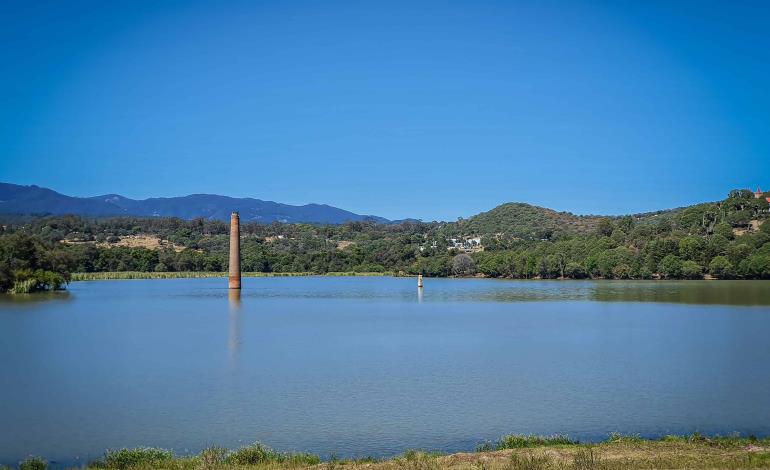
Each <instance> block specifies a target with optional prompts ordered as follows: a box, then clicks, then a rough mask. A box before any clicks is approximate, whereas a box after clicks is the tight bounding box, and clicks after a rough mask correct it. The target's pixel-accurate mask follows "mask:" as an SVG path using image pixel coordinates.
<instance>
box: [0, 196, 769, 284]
mask: <svg viewBox="0 0 770 470" xmlns="http://www.w3.org/2000/svg"><path fill="white" fill-rule="evenodd" d="M768 196H770V194H765V195H764V196H763V197H762V198H755V197H754V195H753V194H752V193H751V192H750V191H745V190H738V191H732V192H731V193H730V194H729V196H728V197H727V198H726V199H725V200H723V201H720V202H716V203H708V204H698V205H694V206H690V207H686V208H682V209H677V210H672V211H664V212H660V213H655V214H646V215H641V216H625V217H612V218H608V217H604V218H603V217H593V216H592V217H579V216H574V215H571V214H565V213H558V212H554V211H550V210H548V209H542V208H537V207H534V206H529V205H526V204H506V205H503V206H500V207H498V208H496V209H494V210H492V211H489V212H486V213H483V214H479V215H478V216H476V217H473V218H470V219H468V220H464V221H459V222H456V223H438V222H433V223H421V222H405V223H400V224H376V223H373V222H349V223H345V224H342V225H310V224H279V223H273V224H270V225H263V224H256V223H244V224H242V226H241V234H242V243H241V249H242V258H243V260H242V264H241V266H242V269H243V270H244V271H259V272H312V273H318V274H323V273H327V272H339V271H351V272H393V273H404V274H418V273H421V274H426V275H429V276H450V275H458V276H468V275H484V276H491V277H509V278H576V279H579V278H602V279H652V278H662V279H683V278H687V279H700V278H703V277H704V276H713V277H715V278H720V279H728V278H730V279H732V278H736V279H770V223H767V222H766V219H767V218H768V216H769V215H770V214H768V202H767V201H766V199H765V198H766V197H768ZM3 224H4V225H3V232H2V235H0V289H2V290H15V291H19V292H23V291H31V290H41V289H51V288H57V287H60V286H61V285H63V284H64V282H65V281H66V280H67V279H68V278H69V274H70V273H72V272H103V271H144V272H152V271H155V272H166V271H170V272H174V271H225V270H226V269H227V259H228V258H227V250H228V230H229V228H228V225H227V224H226V223H224V222H219V221H211V220H205V219H202V218H198V219H195V220H192V221H186V220H181V219H175V218H149V219H148V218H136V217H118V218H103V219H98V218H97V219H91V218H82V217H75V216H63V217H43V218H35V217H5V218H4V220H3ZM470 237H473V238H474V239H477V240H480V245H477V244H475V243H466V240H467V239H468V238H470Z"/></svg>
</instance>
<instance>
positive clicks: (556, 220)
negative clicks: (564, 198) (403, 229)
mask: <svg viewBox="0 0 770 470" xmlns="http://www.w3.org/2000/svg"><path fill="white" fill-rule="evenodd" d="M601 219H602V217H598V216H593V215H585V216H581V215H575V214H572V213H570V212H557V211H555V210H552V209H546V208H544V207H538V206H533V205H530V204H524V203H521V202H511V203H508V204H502V205H500V206H497V207H495V208H494V209H492V210H490V211H487V212H482V213H480V214H478V215H475V216H473V217H471V218H470V219H467V220H460V221H458V222H457V224H456V230H457V231H458V233H459V234H460V235H488V234H497V233H504V234H506V235H508V236H512V237H518V238H524V239H539V238H551V237H552V236H553V235H554V234H557V233H563V234H576V233H587V232H593V231H595V230H596V227H597V226H598V224H599V221H600V220H601Z"/></svg>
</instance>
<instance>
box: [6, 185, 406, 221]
mask: <svg viewBox="0 0 770 470" xmlns="http://www.w3.org/2000/svg"><path fill="white" fill-rule="evenodd" d="M232 211H238V212H239V213H240V216H241V220H242V221H244V222H259V223H265V224H268V223H271V222H284V223H300V222H304V223H318V224H341V223H344V222H350V221H354V222H355V221H373V222H378V223H390V222H391V221H390V220H388V219H385V218H383V217H377V216H373V215H360V214H355V213H353V212H350V211H346V210H343V209H339V208H336V207H332V206H328V205H326V204H306V205H304V206H292V205H289V204H281V203H278V202H273V201H262V200H260V199H252V198H233V197H227V196H219V195H216V194H191V195H189V196H181V197H169V198H164V197H156V198H149V199H140V200H137V199H129V198H127V197H124V196H121V195H119V194H105V195H103V196H94V197H73V196H66V195H64V194H61V193H57V192H56V191H53V190H51V189H47V188H41V187H39V186H35V185H32V186H22V185H18V184H10V183H0V213H2V214H32V215H49V214H50V215H63V214H74V215H82V216H93V217H106V216H121V215H125V216H128V215H131V216H141V217H179V218H181V219H194V218H196V217H203V218H205V219H212V220H230V213H231V212H232Z"/></svg>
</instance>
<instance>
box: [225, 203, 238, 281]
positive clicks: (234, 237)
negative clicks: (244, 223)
mask: <svg viewBox="0 0 770 470" xmlns="http://www.w3.org/2000/svg"><path fill="white" fill-rule="evenodd" d="M240 225H241V219H240V217H239V216H238V213H237V212H233V213H232V214H230V277H229V278H228V280H227V287H229V288H230V289H240V288H241V226H240Z"/></svg>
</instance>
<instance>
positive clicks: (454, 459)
mask: <svg viewBox="0 0 770 470" xmlns="http://www.w3.org/2000/svg"><path fill="white" fill-rule="evenodd" d="M479 449H480V450H478V451H477V452H475V453H458V454H451V455H443V454H440V453H432V452H425V451H420V450H408V451H406V452H404V453H403V454H402V455H399V456H397V457H393V458H390V459H382V460H378V459H374V458H365V459H355V460H354V459H346V460H340V459H337V458H336V457H331V458H330V459H329V460H327V461H323V462H322V461H321V459H320V457H318V456H317V455H313V454H305V453H294V452H277V451H274V450H272V449H270V448H268V447H266V446H264V445H262V444H260V443H255V444H252V445H248V446H245V447H241V448H240V449H236V450H232V451H230V450H227V449H225V448H222V447H209V448H207V449H204V450H203V451H202V452H200V453H199V454H198V455H194V456H183V457H178V456H175V455H174V454H173V453H172V452H171V451H168V450H164V449H156V448H136V449H118V450H109V451H107V452H106V453H105V454H104V456H103V457H102V458H100V459H98V460H96V461H93V462H90V463H89V464H88V466H87V468H90V469H104V470H155V469H171V470H240V469H300V468H310V467H314V468H318V469H323V470H327V469H328V470H335V469H339V468H343V467H344V468H347V469H356V470H358V469H361V470H363V469H372V470H378V469H382V470H390V469H414V470H434V469H441V468H451V469H478V470H493V469H501V470H614V469H618V470H620V469H652V468H677V469H678V468H696V469H706V468H709V469H711V468H770V438H765V439H756V438H754V437H739V436H725V437H720V436H715V437H705V436H702V435H700V434H697V433H696V434H692V435H690V436H666V437H663V438H661V439H656V440H649V439H643V438H641V437H639V436H635V435H620V434H611V435H610V437H609V438H608V439H607V440H605V441H604V442H600V443H594V444H581V443H579V442H578V441H575V440H572V439H569V438H568V437H566V436H560V435H557V436H550V437H543V436H531V435H529V436H525V435H508V436H504V437H502V438H501V439H500V440H499V441H497V442H496V443H494V444H491V443H490V444H489V445H488V446H486V445H482V446H480V448H479ZM47 466H48V464H47V463H46V462H45V461H44V460H42V459H40V458H37V457H31V458H29V459H27V460H25V461H24V462H21V463H20V465H19V469H20V470H46V468H47ZM0 468H1V467H0Z"/></svg>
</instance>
